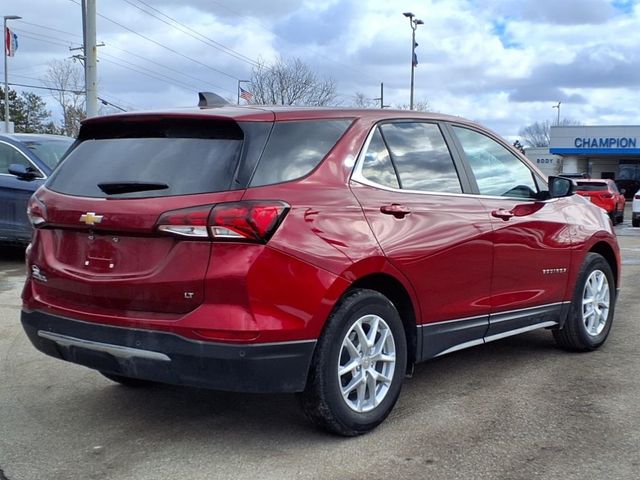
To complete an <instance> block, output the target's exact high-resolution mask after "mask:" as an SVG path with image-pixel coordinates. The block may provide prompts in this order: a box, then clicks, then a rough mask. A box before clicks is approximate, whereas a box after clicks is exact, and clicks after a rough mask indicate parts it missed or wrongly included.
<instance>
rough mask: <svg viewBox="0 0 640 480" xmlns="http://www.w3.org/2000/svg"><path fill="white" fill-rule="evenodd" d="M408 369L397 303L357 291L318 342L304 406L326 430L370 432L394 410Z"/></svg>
mask: <svg viewBox="0 0 640 480" xmlns="http://www.w3.org/2000/svg"><path fill="white" fill-rule="evenodd" d="M406 367H407V342H406V336H405V332H404V327H403V324H402V320H401V319H400V315H399V314H398V311H397V310H396V308H395V307H394V305H393V304H392V303H391V302H390V301H389V300H388V299H387V298H386V297H385V296H384V295H382V294H380V293H378V292H376V291H373V290H366V289H358V290H352V291H350V292H348V293H347V294H346V295H345V296H344V297H343V299H342V300H341V301H340V303H339V304H338V306H337V307H336V309H335V310H334V312H333V313H332V314H331V316H330V317H329V319H328V320H327V325H326V327H325V330H324V332H323V334H322V336H321V337H320V339H319V340H318V345H317V347H316V352H315V354H314V358H313V362H312V365H311V370H310V372H309V379H308V382H307V387H306V389H305V391H304V392H303V393H302V395H301V400H302V407H303V409H304V411H305V413H306V415H307V416H308V417H309V419H310V420H311V421H312V422H313V423H314V424H316V425H318V426H319V427H321V428H323V429H325V430H328V431H330V432H333V433H337V434H339V435H345V436H354V435H360V434H362V433H366V432H368V431H370V430H372V429H374V428H375V427H376V426H378V425H379V424H380V423H381V422H382V421H383V420H384V419H385V418H386V417H387V415H389V413H390V412H391V409H392V408H393V406H394V405H395V403H396V400H397V399H398V396H399V395H400V389H401V388H402V382H403V378H404V375H405V372H406Z"/></svg>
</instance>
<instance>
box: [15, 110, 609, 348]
mask: <svg viewBox="0 0 640 480" xmlns="http://www.w3.org/2000/svg"><path fill="white" fill-rule="evenodd" d="M155 115H156V117H157V116H158V114H155ZM166 115H168V116H189V117H193V118H199V117H201V116H207V117H208V118H210V117H211V116H217V117H220V118H234V119H236V120H238V121H239V120H242V121H268V122H271V121H273V120H274V118H275V119H276V121H280V120H296V119H298V120H299V119H317V118H353V119H355V121H354V123H353V125H352V126H351V127H350V128H349V130H348V131H347V133H346V134H345V135H344V136H343V138H342V139H341V140H340V141H339V142H338V144H337V145H336V146H335V147H334V148H333V149H332V151H331V152H329V154H328V155H327V156H326V158H325V159H324V160H323V161H322V162H321V163H320V164H319V166H318V167H317V168H315V170H314V171H313V172H311V173H310V174H309V175H307V176H306V177H304V178H302V179H300V180H296V181H291V182H286V183H282V184H278V185H270V186H263V187H257V188H249V189H246V190H235V191H230V192H223V193H213V194H198V195H185V196H176V197H162V198H153V199H126V200H105V199H94V198H79V197H72V196H66V195H62V194H58V193H55V192H53V191H50V190H48V189H47V188H41V189H40V190H39V191H38V192H36V194H35V195H36V196H37V198H38V199H39V202H42V205H43V206H40V205H39V204H35V203H34V208H35V209H36V210H37V211H36V212H35V213H38V214H41V215H43V216H45V217H46V222H47V226H46V227H45V228H38V229H36V232H35V235H34V238H33V242H32V248H31V249H30V251H29V252H28V265H29V268H31V266H34V265H35V266H37V267H38V268H39V269H40V272H41V274H42V275H44V276H46V278H47V281H46V283H44V282H42V281H37V280H34V279H32V278H29V279H28V280H27V283H26V285H25V289H24V293H23V299H24V305H25V308H27V309H42V310H45V311H50V312H52V313H56V314H59V315H63V316H67V317H70V318H77V319H81V320H85V321H89V322H98V323H104V324H111V325H122V326H131V327H136V328H144V329H154V330H162V331H170V332H174V333H177V334H179V335H182V336H185V337H190V338H195V339H199V340H205V341H206V340H210V341H222V342H243V343H256V342H277V341H287V340H304V339H315V338H318V336H319V335H320V334H321V332H322V328H323V326H324V324H325V321H326V319H327V317H328V316H329V314H330V313H331V310H332V309H333V308H334V306H335V305H336V303H337V302H338V301H339V299H340V297H341V295H342V294H343V293H344V292H345V291H346V290H347V289H348V288H349V286H350V285H351V284H352V283H353V282H356V281H357V280H359V279H362V278H364V277H367V276H369V275H372V274H384V275H387V276H390V277H393V278H394V279H396V280H397V281H398V282H399V283H400V284H401V285H402V286H403V287H404V288H405V290H406V292H407V294H408V296H409V298H410V299H411V301H412V303H413V310H414V311H415V312H416V316H417V318H416V319H415V321H416V322H417V323H418V324H423V323H431V322H438V321H445V320H451V319H457V318H464V317H472V316H477V315H486V314H488V313H491V312H499V311H508V310H513V309H518V308H526V307H529V306H534V305H543V304H547V303H553V302H559V301H566V300H570V298H571V292H572V285H573V284H574V283H575V276H576V274H577V271H578V269H579V266H580V263H581V259H582V258H584V255H586V253H587V252H588V251H589V249H591V248H595V246H597V245H600V244H604V245H606V246H608V247H609V248H610V249H611V251H612V252H613V255H614V257H615V262H616V264H617V265H618V267H619V253H618V247H617V243H616V240H615V236H614V235H613V232H612V229H611V225H610V223H608V222H605V220H606V219H605V218H604V216H603V215H602V212H601V211H600V210H599V209H596V208H594V207H592V206H589V205H587V204H585V203H584V202H583V201H582V200H581V199H578V198H576V197H569V198H563V199H556V200H551V201H546V202H537V201H524V200H523V201H514V200H510V199H503V198H487V197H482V196H480V195H473V192H467V194H464V195H438V194H422V193H408V192H398V191H390V190H383V189H378V188H375V187H371V186H366V185H362V184H360V183H357V182H355V181H351V180H350V176H351V172H352V169H353V166H354V164H355V161H356V158H357V156H358V155H359V152H360V150H361V148H362V146H363V144H364V142H365V139H366V137H367V135H368V133H369V131H370V130H371V128H372V126H373V125H375V123H376V122H378V121H381V120H388V119H397V118H424V119H430V120H432V121H441V122H447V121H455V122H456V123H457V124H460V123H462V121H461V120H460V119H459V118H457V117H455V118H454V117H447V116H442V115H432V114H421V113H416V112H411V114H410V116H409V117H407V112H390V111H386V110H384V111H383V110H380V111H374V110H370V111H359V110H322V109H309V110H296V109H273V110H266V109H260V108H245V109H240V108H237V109H236V108H232V109H228V110H227V109H225V110H223V109H210V110H191V111H186V112H169V113H167V114H166ZM114 118H115V119H116V120H127V121H131V120H135V121H144V120H145V119H147V118H150V117H148V116H145V115H131V114H126V115H122V116H114V117H97V118H95V119H91V120H88V124H98V123H102V122H109V121H113V119H114ZM474 128H478V127H477V126H475V127H474ZM516 155H517V153H516ZM265 202H266V203H265ZM87 212H94V213H96V214H97V215H102V216H103V219H102V221H101V222H100V223H99V224H96V225H93V226H90V225H86V224H84V223H80V221H79V219H80V216H81V215H83V214H85V213H87ZM165 224H166V225H183V226H184V225H193V226H206V227H207V228H210V227H211V226H212V225H222V226H227V227H230V228H232V229H235V230H236V231H237V232H240V234H242V235H243V236H244V237H246V238H249V239H251V240H253V242H247V241H245V240H244V239H239V240H237V241H234V240H229V239H228V238H226V239H224V240H222V241H219V240H217V239H215V238H212V235H211V234H210V233H207V236H206V237H204V238H186V237H179V236H176V235H175V234H171V233H167V232H162V231H159V230H158V226H159V225H165ZM209 231H210V230H207V232H209ZM116 239H117V240H116ZM565 268H566V273H564V274H556V275H545V274H543V270H544V269H565ZM618 271H619V268H618Z"/></svg>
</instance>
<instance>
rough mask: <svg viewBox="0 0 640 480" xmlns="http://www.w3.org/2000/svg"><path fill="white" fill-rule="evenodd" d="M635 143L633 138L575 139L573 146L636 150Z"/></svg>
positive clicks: (635, 139)
mask: <svg viewBox="0 0 640 480" xmlns="http://www.w3.org/2000/svg"><path fill="white" fill-rule="evenodd" d="M636 141H637V138H633V137H607V138H576V139H575V140H574V142H573V144H574V146H575V147H576V148H636Z"/></svg>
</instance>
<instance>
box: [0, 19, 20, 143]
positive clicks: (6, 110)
mask: <svg viewBox="0 0 640 480" xmlns="http://www.w3.org/2000/svg"><path fill="white" fill-rule="evenodd" d="M3 18H4V23H3V28H2V36H3V37H4V131H5V133H9V70H8V67H7V63H8V62H7V58H8V57H9V42H10V41H11V39H10V38H9V36H8V35H7V20H20V19H21V18H22V17H19V16H17V15H5V16H4V17H3Z"/></svg>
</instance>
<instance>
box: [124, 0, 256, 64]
mask: <svg viewBox="0 0 640 480" xmlns="http://www.w3.org/2000/svg"><path fill="white" fill-rule="evenodd" d="M122 1H123V2H125V3H128V4H129V5H131V6H132V7H134V8H137V9H138V10H140V11H141V12H144V13H146V14H147V15H149V16H151V17H153V18H155V19H157V20H159V21H160V22H162V23H164V24H166V25H169V26H170V27H172V28H174V29H176V30H178V31H179V32H182V33H184V34H185V35H189V36H190V37H191V38H194V39H196V40H198V41H199V42H202V43H204V44H205V45H208V46H210V47H212V48H215V49H217V50H219V51H221V52H222V53H226V54H227V55H230V56H232V57H234V58H236V59H238V60H240V61H242V62H245V63H248V64H249V65H251V66H253V67H257V66H259V63H258V62H256V61H255V60H254V59H252V58H250V57H247V56H246V55H243V54H242V53H240V52H238V51H236V50H234V49H233V48H231V47H227V46H226V45H224V44H222V43H220V42H217V41H215V40H213V39H211V38H209V37H207V36H206V35H203V34H202V33H200V32H198V31H197V30H195V29H193V28H191V27H189V26H188V25H185V24H184V23H182V22H180V21H178V20H176V19H175V18H173V17H171V16H169V15H167V14H166V13H164V12H162V11H161V10H158V9H157V8H155V7H152V6H151V5H149V4H148V3H145V2H143V1H142V0H138V2H139V3H141V4H142V5H144V6H145V7H147V8H149V9H151V10H152V11H154V12H157V13H159V14H160V15H162V16H163V17H165V18H167V19H169V20H170V21H171V22H173V23H170V22H168V21H166V20H164V19H162V18H160V17H158V16H157V15H155V14H153V13H152V12H150V11H148V10H145V9H143V8H142V7H140V6H138V5H136V4H134V3H132V2H131V1H130V0H122ZM176 24H177V25H179V26H180V27H182V28H180V27H178V26H177V25H176Z"/></svg>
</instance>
